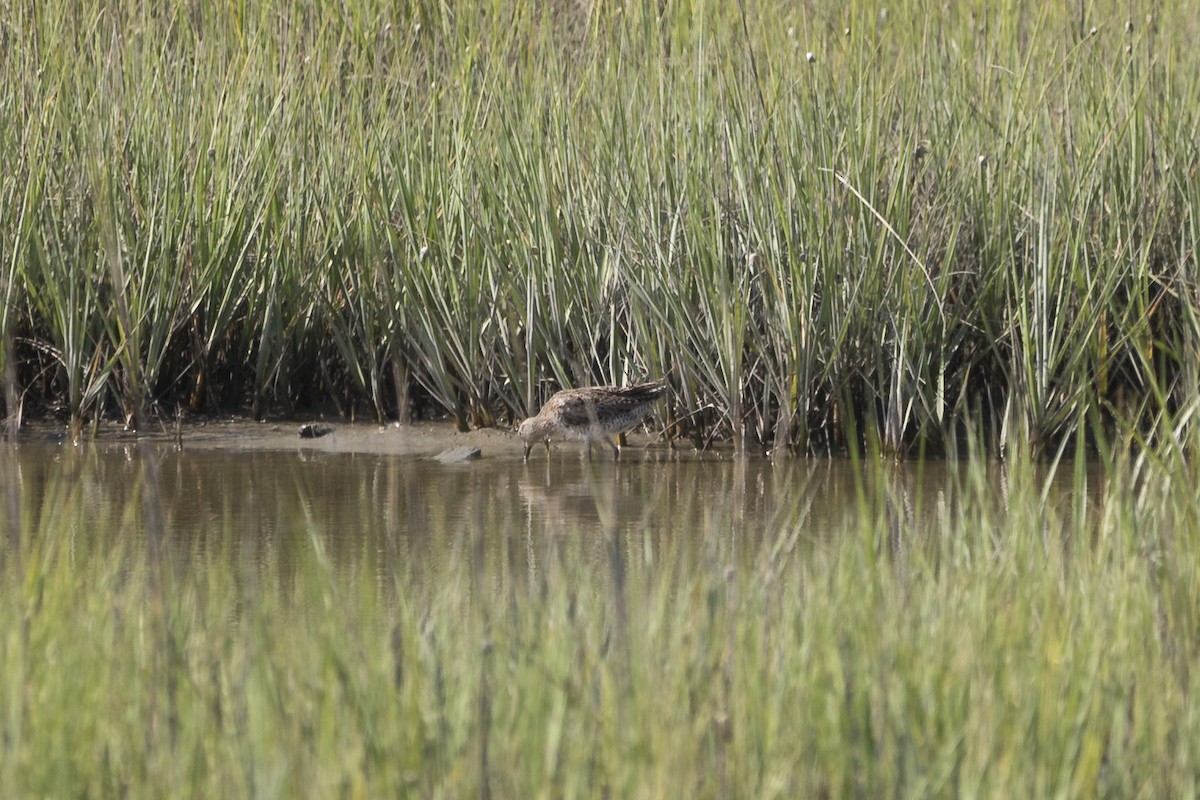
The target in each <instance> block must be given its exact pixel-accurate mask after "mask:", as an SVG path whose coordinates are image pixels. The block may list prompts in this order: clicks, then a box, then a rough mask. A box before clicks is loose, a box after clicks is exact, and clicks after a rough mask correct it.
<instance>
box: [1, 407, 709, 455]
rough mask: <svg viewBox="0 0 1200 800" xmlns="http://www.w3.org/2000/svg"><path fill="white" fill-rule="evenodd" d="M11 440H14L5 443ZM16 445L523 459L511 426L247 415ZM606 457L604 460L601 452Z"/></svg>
mask: <svg viewBox="0 0 1200 800" xmlns="http://www.w3.org/2000/svg"><path fill="white" fill-rule="evenodd" d="M310 425H311V426H314V427H317V428H320V429H322V430H323V431H324V432H323V434H322V435H320V436H317V437H315V438H304V437H302V436H301V433H300V431H301V428H302V427H304V426H310ZM627 440H628V442H627V448H626V449H625V451H624V452H625V454H626V455H628V456H633V455H634V454H635V452H638V451H646V452H656V453H673V454H675V455H678V454H680V453H688V454H692V453H693V452H694V451H693V449H692V447H691V445H690V444H688V445H686V446H680V447H677V449H675V450H674V451H672V450H670V448H669V447H668V446H667V445H666V444H665V443H664V442H663V441H662V439H661V438H659V437H654V436H652V435H650V434H647V433H641V432H635V433H630V434H628V435H627ZM10 441H12V440H10ZM15 442H16V443H17V444H18V445H26V444H28V445H35V444H52V445H66V444H72V443H74V444H79V445H81V446H86V445H98V446H106V445H127V444H135V443H149V444H166V445H175V446H181V447H182V448H183V449H184V450H189V449H195V450H226V451H229V450H233V451H238V450H244V451H260V450H303V451H316V452H327V453H371V454H379V455H397V456H406V457H411V458H433V457H435V456H436V455H438V454H439V453H441V452H443V451H445V450H449V449H451V448H459V447H474V448H478V449H479V450H480V454H481V455H482V456H483V457H485V458H487V457H501V458H506V459H507V458H514V459H516V460H520V459H521V455H522V452H523V448H522V445H521V440H520V439H518V438H517V435H516V433H515V432H514V431H511V430H508V429H504V428H478V429H475V430H471V431H468V432H466V433H462V432H460V431H459V430H458V429H457V428H456V427H455V426H454V423H452V422H449V421H421V422H414V423H410V424H408V425H399V424H396V423H389V424H387V425H378V424H376V423H369V422H342V421H328V420H321V419H316V420H312V419H309V420H305V419H300V418H297V419H286V420H266V421H261V422H260V421H258V420H255V419H252V418H249V417H237V416H229V417H220V418H211V419H196V420H186V421H183V422H181V423H179V424H176V423H175V422H173V421H167V420H162V421H157V422H155V423H153V424H152V425H151V426H150V429H149V430H141V431H135V430H130V429H128V428H126V427H125V426H123V425H121V424H120V423H116V422H104V423H101V424H99V425H98V426H94V427H93V426H90V425H89V426H87V427H86V428H85V429H84V430H83V432H82V433H81V434H80V435H79V436H78V437H75V438H74V439H73V438H72V437H71V434H70V432H69V430H68V428H67V426H66V425H65V424H63V423H61V422H58V421H54V420H34V421H27V422H25V423H24V424H23V425H22V426H21V429H20V430H19V431H18V432H17V434H16V437H15ZM581 447H582V445H581V444H580V443H578V442H557V443H555V445H554V448H555V450H556V451H558V450H560V449H565V450H567V451H569V452H574V451H579V452H582V451H581ZM602 455H603V458H604V460H607V459H608V458H610V456H608V454H607V453H605V454H602ZM541 458H544V456H543V455H542V449H541V448H540V447H538V448H536V449H535V451H534V454H533V456H532V457H531V460H540V459H541Z"/></svg>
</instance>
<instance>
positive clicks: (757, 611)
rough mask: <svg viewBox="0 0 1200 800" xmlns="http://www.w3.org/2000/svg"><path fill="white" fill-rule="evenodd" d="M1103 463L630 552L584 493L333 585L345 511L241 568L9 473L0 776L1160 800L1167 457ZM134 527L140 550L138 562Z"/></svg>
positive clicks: (150, 492) (1173, 555)
mask: <svg viewBox="0 0 1200 800" xmlns="http://www.w3.org/2000/svg"><path fill="white" fill-rule="evenodd" d="M1162 438H1164V439H1165V438H1167V435H1166V433H1165V432H1164V434H1163V437H1162ZM976 446H977V445H976ZM1193 446H1194V445H1193ZM1018 452H1019V451H1018ZM1113 453H1114V454H1113V455H1106V456H1105V459H1107V460H1106V461H1104V463H1102V464H1100V465H1096V464H1095V463H1089V462H1088V461H1087V460H1086V459H1085V457H1084V453H1083V450H1082V448H1076V449H1074V450H1064V451H1062V452H1061V453H1060V454H1059V457H1058V459H1057V460H1055V461H1052V462H1050V463H1036V464H1035V463H1034V462H1032V461H1031V460H1029V459H1027V458H1024V457H1014V458H1013V459H1011V460H1010V461H1009V462H1008V463H1007V464H1006V465H1004V466H1000V465H997V464H996V463H995V462H989V461H987V460H984V459H978V458H973V459H971V460H969V461H966V462H962V463H960V464H958V465H957V467H956V468H955V469H953V470H951V471H949V472H948V473H947V475H948V477H947V478H946V479H945V482H944V484H941V485H940V487H939V490H938V491H936V492H925V491H918V492H912V491H910V488H906V487H911V482H910V481H908V479H907V477H905V476H902V474H901V473H899V472H897V471H896V468H895V467H892V466H888V465H887V464H886V462H883V461H882V460H880V459H878V458H873V459H870V460H868V461H865V462H863V463H862V465H861V475H862V480H861V482H860V484H859V486H858V492H857V494H858V500H857V505H856V508H855V509H854V511H853V513H852V514H849V515H847V516H846V517H844V522H841V523H836V524H835V527H834V529H832V530H823V531H821V532H820V533H819V534H818V533H816V530H817V529H816V528H815V527H814V526H813V524H812V523H811V520H807V519H806V517H805V516H804V515H803V514H801V515H799V516H798V517H797V516H796V515H789V519H790V520H791V521H789V522H787V523H783V524H781V523H780V522H779V521H777V520H776V521H768V522H767V523H766V524H765V525H764V527H763V528H762V529H756V528H754V527H751V526H745V525H744V521H739V517H738V513H737V509H736V504H733V505H728V504H721V503H713V504H711V505H710V507H709V509H708V513H707V514H706V515H702V516H701V517H700V518H702V519H706V520H708V522H707V523H706V524H705V525H703V526H701V527H699V528H698V529H696V530H694V531H690V532H687V533H686V534H685V533H684V532H677V533H674V534H667V533H664V532H663V531H661V530H660V531H654V530H650V529H646V530H641V529H639V528H638V527H637V526H636V525H635V526H633V527H630V526H628V525H624V524H622V525H617V524H616V521H615V519H614V518H612V517H611V512H608V511H606V509H608V508H609V506H608V500H611V498H608V500H606V495H605V493H604V492H603V491H600V492H599V493H597V494H596V495H595V496H594V499H595V502H596V504H597V508H596V510H597V514H598V518H599V520H600V525H601V528H602V532H601V533H600V534H599V535H598V536H596V537H592V536H573V535H571V532H570V531H558V532H553V531H550V530H544V531H543V530H536V531H516V530H513V532H511V533H508V534H505V533H500V532H499V531H500V530H505V529H509V530H511V529H512V523H513V520H512V519H511V518H508V517H505V516H503V514H501V515H500V516H496V513H497V512H495V511H493V510H492V509H494V508H495V504H493V503H487V502H480V503H479V504H478V505H477V506H476V507H475V508H476V511H475V512H474V513H472V514H468V515H467V517H466V519H465V521H463V522H460V523H452V522H451V521H450V520H451V518H450V517H448V516H444V515H443V516H431V517H430V519H431V521H433V528H432V529H430V530H428V531H425V532H424V538H423V539H422V541H423V542H424V544H423V546H422V547H421V548H418V549H416V550H411V551H406V552H405V553H403V554H402V553H400V552H399V551H395V548H394V547H384V548H382V549H379V548H374V547H367V548H363V549H362V550H361V551H354V550H351V551H350V552H358V553H359V554H358V555H356V556H350V557H347V556H346V553H345V552H339V549H340V546H339V542H343V541H345V540H346V537H351V538H353V536H355V535H357V533H364V534H366V533H367V528H369V527H370V526H375V525H378V524H379V522H378V520H377V518H376V517H375V515H373V514H372V513H369V510H368V506H369V503H368V501H367V500H366V497H365V496H364V498H363V502H364V503H365V504H367V505H364V509H363V513H361V514H359V515H358V516H357V518H356V519H357V522H351V523H350V524H357V525H359V526H363V531H359V532H355V531H351V530H347V529H346V528H345V527H342V526H340V525H339V526H333V527H331V523H330V520H331V519H332V518H331V517H329V516H328V515H326V514H325V513H324V512H323V510H322V509H321V507H320V504H319V502H311V503H299V504H291V503H281V504H279V505H278V508H279V512H280V516H279V517H278V519H276V520H275V521H274V523H273V527H272V530H275V531H277V532H278V534H279V535H278V536H275V537H271V539H269V540H267V539H264V540H261V541H259V540H256V539H255V538H254V534H253V533H252V532H242V533H237V532H236V531H235V529H234V528H233V526H232V525H230V524H229V521H228V520H225V521H222V519H221V517H220V516H219V514H218V515H217V516H215V517H213V518H212V519H211V520H210V522H211V524H210V525H209V527H208V528H207V529H206V531H205V534H204V536H202V537H198V538H192V537H190V536H185V535H182V529H181V528H179V527H178V526H177V525H174V524H172V522H171V519H170V517H169V515H163V512H164V508H161V507H160V508H158V509H157V511H156V509H155V506H156V503H158V502H159V501H160V500H161V495H159V494H158V493H157V490H156V488H155V485H154V484H155V481H156V478H155V475H156V473H155V472H154V471H153V470H152V469H150V466H151V465H150V461H149V460H147V459H145V458H144V457H143V456H139V457H137V458H134V459H132V460H130V461H128V462H124V461H123V462H122V463H121V464H120V470H121V476H120V477H121V478H122V487H127V486H132V487H133V489H132V490H131V491H128V492H126V491H124V488H122V490H121V491H119V492H118V491H114V489H115V488H116V487H113V486H108V487H106V486H105V480H112V479H114V478H117V477H119V476H116V475H108V476H107V478H103V477H102V476H100V475H98V474H97V473H96V472H95V471H94V470H95V467H96V465H95V464H93V463H91V461H90V460H89V457H88V456H87V454H86V452H82V453H75V454H71V453H67V454H66V455H67V456H68V461H69V463H70V464H71V465H74V466H71V467H70V469H69V470H68V472H66V473H63V474H61V476H60V477H59V478H58V479H53V480H49V481H45V480H41V481H40V482H39V480H35V479H34V476H33V475H32V474H18V473H16V472H14V470H15V466H14V465H15V464H16V463H17V462H16V460H15V459H14V458H12V455H11V453H9V454H6V455H5V457H4V461H3V468H4V470H5V474H4V479H5V480H4V484H5V485H6V486H9V487H13V491H10V492H9V498H8V499H9V514H8V515H7V516H6V517H4V523H5V526H6V530H5V535H4V536H3V539H2V540H3V541H4V542H6V546H5V548H4V550H3V553H2V561H0V578H2V580H0V606H3V614H0V662H2V663H3V665H4V668H3V670H0V674H2V675H3V690H2V691H0V725H2V726H3V730H4V736H3V737H2V738H0V780H2V782H3V784H4V785H5V786H6V787H8V789H9V791H13V792H16V793H18V794H21V795H37V796H47V795H52V796H63V795H72V796H76V795H88V794H98V795H115V794H121V795H126V796H162V795H164V794H170V795H171V796H174V797H189V796H204V797H211V796H213V795H215V794H220V795H222V796H262V795H273V796H288V797H328V796H330V795H339V794H342V793H349V794H354V795H363V796H380V795H397V794H402V795H403V794H415V795H422V796H426V795H435V796H464V795H474V794H481V793H484V792H485V787H486V791H490V792H491V793H492V794H493V795H495V796H535V795H540V794H548V795H562V796H568V795H570V796H612V795H619V796H663V795H677V794H680V793H683V794H686V795H688V796H693V797H722V796H780V797H795V796H819V795H823V794H827V795H830V796H845V795H855V794H866V795H870V796H961V795H964V794H979V795H981V796H1014V795H1029V796H1035V795H1036V796H1048V795H1055V796H1058V795H1063V796H1114V797H1127V796H1131V795H1139V794H1145V795H1150V796H1180V795H1189V794H1192V793H1194V792H1195V791H1196V788H1197V787H1196V786H1195V783H1194V781H1195V775H1196V774H1197V772H1196V769H1195V767H1196V763H1197V758H1200V752H1198V751H1197V742H1200V736H1198V735H1197V734H1198V731H1197V725H1200V719H1198V718H1197V716H1196V714H1195V712H1194V703H1193V702H1192V701H1191V694H1190V681H1191V673H1192V669H1193V665H1194V664H1195V663H1196V659H1197V656H1200V652H1198V651H1200V640H1198V638H1197V631H1200V618H1198V614H1200V612H1198V609H1200V574H1198V573H1197V564H1200V559H1197V557H1196V555H1197V548H1198V547H1200V506H1197V503H1196V496H1195V485H1196V474H1195V469H1194V467H1193V465H1192V464H1191V463H1190V459H1188V458H1187V457H1186V456H1185V451H1184V450H1183V449H1182V448H1178V447H1159V448H1155V449H1153V450H1152V451H1147V453H1148V455H1146V456H1145V457H1142V458H1139V459H1132V458H1130V457H1129V456H1128V455H1126V454H1125V449H1124V448H1116V449H1115V450H1114V451H1113ZM743 463H744V462H743ZM802 488H803V487H799V486H798V487H797V492H798V494H797V497H801V496H802V495H803V494H804V492H803V491H801V490H802ZM303 489H304V487H303V485H301V484H298V485H297V490H298V491H302V490H303ZM685 495H686V496H690V495H687V493H685ZM685 495H681V497H680V499H681V501H682V499H683V497H684V496H685ZM316 496H319V495H316ZM122 498H124V499H122ZM694 502H704V501H694ZM809 502H811V498H810V501H809ZM612 507H613V508H615V506H612ZM211 508H212V509H214V510H215V511H219V509H220V508H221V504H220V503H219V502H217V503H216V504H215V505H212V506H211ZM226 509H227V513H228V506H226ZM152 514H159V515H162V518H163V519H164V520H165V524H164V525H163V527H162V529H161V531H162V534H163V535H162V536H159V537H155V536H151V535H149V533H147V534H145V535H143V533H142V531H143V530H144V529H145V528H146V527H147V526H148V525H150V523H151V520H150V519H149V515H152ZM835 519H836V518H835ZM438 520H440V521H438ZM606 520H607V521H606ZM155 524H158V523H155ZM604 531H607V532H606V533H605V532H604ZM290 534H298V535H290ZM239 537H241V538H239ZM247 537H249V538H247ZM284 541H293V542H297V543H299V546H298V547H295V548H292V549H291V550H290V552H289V554H288V558H287V559H285V558H284V547H283V544H282V543H283V542H284Z"/></svg>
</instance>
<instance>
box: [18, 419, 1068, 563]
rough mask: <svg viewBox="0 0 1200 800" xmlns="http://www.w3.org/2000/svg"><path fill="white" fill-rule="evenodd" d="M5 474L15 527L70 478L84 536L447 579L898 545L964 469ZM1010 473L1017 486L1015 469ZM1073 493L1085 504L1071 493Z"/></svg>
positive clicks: (46, 468)
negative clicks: (564, 560) (568, 557)
mask: <svg viewBox="0 0 1200 800" xmlns="http://www.w3.org/2000/svg"><path fill="white" fill-rule="evenodd" d="M4 472H5V473H7V474H6V475H5V481H6V482H10V486H9V497H10V513H9V516H8V519H9V525H10V527H11V524H12V520H13V518H14V517H13V516H12V514H13V510H12V505H13V503H18V504H19V505H20V506H21V507H22V508H23V509H24V514H25V518H26V520H29V519H35V520H36V519H38V518H42V517H44V515H46V514H49V513H52V512H53V508H51V507H49V506H52V505H53V504H54V503H55V502H57V499H56V498H57V497H58V495H55V494H54V493H53V492H48V491H47V487H48V486H49V487H53V486H56V485H57V486H60V487H61V486H63V485H67V486H70V487H71V490H72V491H74V492H78V493H80V494H79V496H80V497H81V498H82V501H83V502H84V504H85V505H86V507H87V509H88V514H87V518H86V521H85V522H84V523H83V525H82V526H81V527H82V528H84V529H79V530H71V531H68V532H67V533H68V535H70V536H73V537H79V536H88V535H89V534H90V533H92V532H93V531H103V532H109V533H107V534H106V535H111V532H114V531H115V532H118V535H120V536H122V537H125V539H126V544H127V543H128V540H129V538H130V537H133V539H134V540H135V541H138V542H140V541H148V540H150V539H151V538H152V537H155V536H158V537H161V540H162V541H163V542H164V543H165V544H166V548H167V551H168V552H170V553H171V554H172V556H173V558H175V559H177V560H178V561H179V562H180V563H181V564H183V565H184V566H186V565H187V564H188V563H191V562H194V561H195V560H197V559H206V560H211V559H221V560H227V561H228V562H229V564H230V567H231V568H235V569H241V570H245V569H247V568H253V567H254V566H255V565H259V564H263V563H268V562H269V563H271V564H273V566H274V569H276V570H278V571H279V573H280V574H282V575H284V576H286V575H287V574H288V573H289V571H291V570H293V569H294V568H295V565H296V563H297V562H298V561H301V560H303V558H304V557H306V556H308V555H311V553H312V551H313V550H314V549H320V550H321V551H322V554H323V555H322V557H323V558H325V559H327V560H328V563H329V564H330V566H331V567H332V568H333V569H334V570H335V571H336V572H338V573H340V574H342V575H343V576H351V577H352V576H353V575H354V574H356V573H358V572H360V571H361V570H364V569H365V570H370V571H373V572H376V573H377V574H379V575H381V576H399V577H403V578H405V579H419V580H437V578H438V576H439V575H440V574H442V573H443V572H446V571H450V570H453V569H455V568H456V566H455V565H456V564H460V563H461V559H463V558H468V559H470V560H471V561H472V562H473V563H474V564H475V566H476V567H477V568H482V569H483V570H484V571H485V572H486V571H488V570H497V569H502V570H504V571H505V572H514V571H527V572H531V573H532V572H535V571H536V570H537V569H538V562H539V559H542V558H544V557H545V554H546V552H547V548H548V547H552V548H562V547H572V548H580V549H581V551H582V552H583V553H585V554H588V557H594V558H595V560H596V564H597V567H598V568H604V569H607V568H611V566H612V552H611V549H610V548H609V544H611V542H612V540H613V539H614V537H615V538H616V539H617V540H618V541H619V542H620V543H621V544H620V547H621V549H622V550H623V551H624V552H625V554H626V558H629V559H637V560H641V561H653V560H654V558H655V555H656V553H658V552H660V551H661V550H662V548H664V547H666V546H670V547H671V548H672V552H676V553H677V552H679V551H681V550H682V551H683V552H686V551H688V550H689V549H700V548H707V552H708V554H709V555H711V554H712V549H713V548H714V547H715V548H719V549H720V550H721V551H723V552H727V553H728V554H729V556H730V560H731V561H738V560H741V559H739V558H738V557H737V552H738V551H742V554H743V555H744V554H745V551H746V550H754V551H760V550H761V549H762V547H763V545H764V543H766V544H767V545H768V546H771V547H787V548H789V549H790V548H795V547H801V548H817V547H821V546H822V545H823V543H826V542H829V541H830V540H831V539H832V538H834V537H836V536H838V535H839V533H840V532H842V531H844V530H846V529H847V527H848V526H850V525H852V524H853V523H854V521H855V518H856V517H857V516H861V515H864V514H869V515H875V516H877V517H879V516H882V518H883V519H884V520H885V521H886V522H887V527H888V528H889V529H894V541H892V542H890V543H889V547H891V548H894V549H895V550H896V551H897V552H900V551H902V550H904V549H905V548H906V547H907V546H909V542H908V541H906V539H907V540H911V539H913V538H914V537H935V536H937V534H938V530H939V529H940V528H941V527H943V525H944V520H946V519H947V517H946V515H947V514H949V513H953V505H954V499H953V498H954V496H955V495H956V493H957V492H956V490H955V488H954V487H955V486H956V485H958V482H959V481H960V472H961V471H960V470H959V468H958V467H956V466H954V465H953V464H949V463H945V462H937V463H930V464H925V465H922V466H915V465H901V466H896V467H887V468H885V469H883V470H864V468H863V466H862V465H861V464H855V463H853V462H851V461H849V460H844V459H843V460H838V459H832V460H821V459H813V460H796V459H786V460H779V461H770V460H766V459H752V458H742V459H732V458H728V457H712V456H709V457H703V458H701V457H697V456H694V455H693V456H686V457H680V456H674V455H670V454H668V453H667V452H666V451H660V452H657V453H652V452H645V453H635V454H634V455H633V456H632V457H628V458H626V459H623V460H622V461H621V462H619V463H613V462H612V461H611V460H607V459H605V460H597V461H595V462H587V461H584V460H583V459H581V458H580V457H579V454H578V452H577V451H575V450H572V449H570V448H559V449H557V450H556V451H555V452H554V454H553V455H552V456H551V458H550V460H548V461H547V460H544V459H538V460H535V461H532V462H530V463H528V464H525V463H522V462H521V461H520V460H519V458H518V459H513V458H509V457H494V458H483V459H479V460H475V461H470V462H467V463H463V464H456V465H444V464H440V463H438V462H436V461H434V460H431V459H423V458H415V457H413V456H411V455H403V456H400V455H387V454H364V453H344V452H320V451H314V450H307V449H304V448H296V449H291V450H242V449H237V448H232V447H231V448H230V449H221V448H219V447H218V448H206V449H194V448H187V447H184V448H183V449H182V450H181V449H179V448H177V447H175V446H174V445H171V444H166V443H162V442H158V443H140V444H139V443H121V444H105V443H95V442H94V443H88V444H84V445H81V446H72V445H70V444H65V443H52V442H32V443H23V444H21V445H19V446H15V447H12V446H10V447H9V449H8V453H7V454H6V457H5V459H4ZM994 472H995V476H994V480H995V485H996V489H997V496H998V497H1002V495H1003V492H1004V475H1003V471H1002V470H1000V469H999V468H997V469H995V470H994ZM866 473H870V474H871V475H873V477H868V478H864V477H863V476H864V474H866ZM1069 483H1070V481H1069V478H1064V479H1063V480H1062V484H1063V486H1064V487H1067V486H1068V485H1069ZM14 487H15V489H16V492H15V494H14V491H13V490H14ZM1063 491H1064V493H1066V492H1067V489H1066V488H1064V489H1063ZM1061 502H1064V503H1069V502H1072V500H1071V498H1070V496H1069V494H1064V495H1063V497H1062V498H1061ZM25 524H28V522H27V523H25ZM89 529H90V530H89ZM699 553H700V551H699V550H697V555H699ZM464 554H466V555H465V556H464Z"/></svg>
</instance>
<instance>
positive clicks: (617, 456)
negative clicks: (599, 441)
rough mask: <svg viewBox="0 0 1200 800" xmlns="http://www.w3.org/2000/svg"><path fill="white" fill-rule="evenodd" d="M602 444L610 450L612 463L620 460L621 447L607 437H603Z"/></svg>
mask: <svg viewBox="0 0 1200 800" xmlns="http://www.w3.org/2000/svg"><path fill="white" fill-rule="evenodd" d="M604 443H605V444H607V445H608V446H609V447H611V448H612V451H613V461H619V460H620V459H621V446H620V445H619V444H617V443H616V442H615V441H613V440H612V439H610V438H608V437H607V436H605V437H604Z"/></svg>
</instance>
